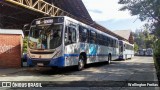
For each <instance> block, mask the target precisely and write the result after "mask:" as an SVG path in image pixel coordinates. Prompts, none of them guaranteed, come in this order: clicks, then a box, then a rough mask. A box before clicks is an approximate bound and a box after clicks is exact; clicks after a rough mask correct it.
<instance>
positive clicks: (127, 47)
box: [119, 40, 134, 60]
mask: <svg viewBox="0 0 160 90" xmlns="http://www.w3.org/2000/svg"><path fill="white" fill-rule="evenodd" d="M132 57H134V45H133V44H130V43H128V42H126V41H123V40H119V59H124V60H126V59H129V58H132Z"/></svg>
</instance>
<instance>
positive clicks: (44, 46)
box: [27, 16, 119, 70]
mask: <svg viewBox="0 0 160 90" xmlns="http://www.w3.org/2000/svg"><path fill="white" fill-rule="evenodd" d="M118 43H119V42H118V39H117V38H115V37H113V36H111V35H108V34H106V33H104V32H101V31H99V30H97V29H95V28H92V27H90V26H88V25H85V24H83V23H81V22H79V21H77V20H74V19H72V18H70V17H67V16H56V17H45V18H39V19H35V20H34V21H33V22H32V23H31V26H30V30H29V37H28V54H27V55H28V60H27V64H28V65H29V66H36V65H37V66H50V67H54V66H56V67H66V66H74V65H77V68H78V70H82V69H83V68H84V65H85V64H89V63H95V62H105V61H106V62H107V63H108V64H109V63H110V62H111V60H114V59H118V55H119V44H118Z"/></svg>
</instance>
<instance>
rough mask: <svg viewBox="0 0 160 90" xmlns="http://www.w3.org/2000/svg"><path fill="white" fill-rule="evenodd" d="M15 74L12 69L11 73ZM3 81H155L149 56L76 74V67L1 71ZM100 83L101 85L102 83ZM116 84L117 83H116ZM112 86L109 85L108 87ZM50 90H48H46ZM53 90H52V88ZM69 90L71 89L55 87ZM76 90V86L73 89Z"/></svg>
mask: <svg viewBox="0 0 160 90" xmlns="http://www.w3.org/2000/svg"><path fill="white" fill-rule="evenodd" d="M12 71H14V70H12ZM0 80H2V81H8V80H9V81H71V82H72V81H97V82H98V81H111V83H112V84H113V85H115V83H113V81H123V82H127V81H158V80H157V76H156V71H155V67H154V62H153V58H152V57H134V58H132V59H131V60H126V61H112V63H111V64H110V65H106V64H104V63H99V64H91V65H88V66H87V68H86V69H84V70H83V71H76V70H75V67H70V68H62V69H51V68H27V67H25V68H23V69H18V70H17V69H16V70H15V71H14V72H11V71H9V70H8V71H7V69H6V70H4V69H3V71H2V69H0ZM101 83H102V82H101ZM118 84H119V83H118ZM111 86H112V85H111ZM123 86H124V85H121V87H105V88H98V87H79V88H77V87H76V89H79V90H90V89H91V90H97V88H98V89H99V90H105V89H107V90H108V89H109V90H128V89H129V90H132V89H136V90H137V89H138V90H141V89H147V90H154V89H156V90H158V88H155V87H141V88H139V87H123ZM47 89H50V88H47ZM52 89H53V88H52ZM54 89H59V90H61V89H63V90H66V89H67V90H70V89H71V88H67V87H64V88H54ZM72 89H75V87H72Z"/></svg>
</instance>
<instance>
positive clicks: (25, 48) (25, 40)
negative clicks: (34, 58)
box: [23, 37, 28, 53]
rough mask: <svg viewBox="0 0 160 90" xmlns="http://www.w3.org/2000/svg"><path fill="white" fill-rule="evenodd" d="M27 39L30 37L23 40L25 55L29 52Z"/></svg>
mask: <svg viewBox="0 0 160 90" xmlns="http://www.w3.org/2000/svg"><path fill="white" fill-rule="evenodd" d="M27 39H28V37H24V39H23V53H26V52H27Z"/></svg>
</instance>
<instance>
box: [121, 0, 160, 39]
mask: <svg viewBox="0 0 160 90" xmlns="http://www.w3.org/2000/svg"><path fill="white" fill-rule="evenodd" d="M118 3H119V4H123V5H124V6H123V7H122V8H121V9H120V10H122V11H123V10H129V11H130V13H131V15H138V16H139V19H140V20H141V21H145V20H147V21H149V22H150V25H149V26H150V27H149V28H150V30H151V31H152V32H153V33H154V34H155V35H156V36H157V37H159V38H160V0H119V2H118Z"/></svg>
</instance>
